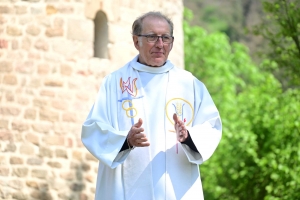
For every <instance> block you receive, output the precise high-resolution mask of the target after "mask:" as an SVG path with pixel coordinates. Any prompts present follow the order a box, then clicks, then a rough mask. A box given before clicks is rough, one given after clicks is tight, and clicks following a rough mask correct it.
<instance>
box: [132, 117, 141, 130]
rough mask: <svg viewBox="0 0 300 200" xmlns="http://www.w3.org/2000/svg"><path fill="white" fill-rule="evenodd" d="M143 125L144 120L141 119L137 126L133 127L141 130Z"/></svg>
mask: <svg viewBox="0 0 300 200" xmlns="http://www.w3.org/2000/svg"><path fill="white" fill-rule="evenodd" d="M142 124H143V120H142V119H141V118H139V121H138V122H137V123H136V124H134V125H133V126H134V127H136V128H140V127H141V126H142Z"/></svg>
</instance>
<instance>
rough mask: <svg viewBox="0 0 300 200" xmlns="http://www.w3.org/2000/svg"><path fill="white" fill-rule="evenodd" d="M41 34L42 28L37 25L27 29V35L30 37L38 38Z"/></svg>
mask: <svg viewBox="0 0 300 200" xmlns="http://www.w3.org/2000/svg"><path fill="white" fill-rule="evenodd" d="M40 32H41V29H40V27H38V26H36V25H29V26H27V28H26V33H28V34H29V35H32V36H37V35H39V34H40Z"/></svg>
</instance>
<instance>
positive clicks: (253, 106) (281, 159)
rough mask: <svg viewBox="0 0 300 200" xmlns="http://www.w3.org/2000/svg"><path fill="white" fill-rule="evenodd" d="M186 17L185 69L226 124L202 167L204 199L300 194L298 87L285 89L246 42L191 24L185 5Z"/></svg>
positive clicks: (296, 196) (263, 197)
mask: <svg viewBox="0 0 300 200" xmlns="http://www.w3.org/2000/svg"><path fill="white" fill-rule="evenodd" d="M184 16H185V19H186V20H185V21H184V24H183V28H184V34H185V36H184V42H185V46H184V50H185V66H186V69H187V70H189V71H191V72H192V73H193V74H194V75H195V76H196V77H198V78H199V79H200V80H201V81H202V82H204V83H205V85H206V86H207V87H208V89H209V91H210V93H211V95H212V97H213V99H214V101H215V103H216V105H217V107H218V108H219V111H220V114H221V117H222V123H223V137H222V140H221V143H220V145H219V147H218V148H217V150H216V152H215V154H214V155H213V156H212V158H210V159H209V160H208V161H207V162H206V163H204V164H202V165H201V166H200V168H201V173H202V175H201V176H202V179H203V188H204V195H205V198H206V199H207V200H212V199H230V200H235V199H236V200H238V199H241V200H242V199H243V200H252V199H253V200H256V199H257V200H261V199H297V198H298V197H299V196H300V188H299V185H300V179H298V178H297V174H300V150H299V149H300V124H299V123H300V113H299V108H300V92H299V91H298V90H288V91H286V92H283V91H282V89H281V85H280V83H279V82H278V81H277V79H275V77H274V76H273V75H272V74H271V73H266V72H264V71H261V70H259V68H258V67H257V66H255V65H254V64H253V62H252V61H251V58H250V56H249V53H248V51H247V48H246V47H245V46H243V45H242V44H240V43H236V42H233V43H230V42H229V39H228V37H227V36H226V35H225V34H223V33H217V32H216V33H211V34H208V33H207V32H206V31H205V30H204V29H202V28H200V27H197V26H190V25H189V20H190V19H191V18H192V13H191V12H190V11H189V10H187V9H185V14H184ZM264 64H265V65H270V66H272V65H274V63H271V62H267V61H266V62H265V63H264ZM289 102H290V103H289Z"/></svg>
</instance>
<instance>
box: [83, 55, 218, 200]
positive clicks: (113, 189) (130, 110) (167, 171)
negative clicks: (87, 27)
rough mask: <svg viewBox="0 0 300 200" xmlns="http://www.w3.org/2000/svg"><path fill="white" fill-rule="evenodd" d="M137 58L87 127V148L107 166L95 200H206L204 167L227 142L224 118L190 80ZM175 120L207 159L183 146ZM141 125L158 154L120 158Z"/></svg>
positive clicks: (111, 84)
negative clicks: (135, 126)
mask: <svg viewBox="0 0 300 200" xmlns="http://www.w3.org/2000/svg"><path fill="white" fill-rule="evenodd" d="M137 58H138V57H135V58H134V59H133V60H132V61H131V62H129V63H128V64H126V65H125V66H124V67H122V68H120V69H119V70H117V71H115V72H113V73H112V74H110V75H108V76H107V77H105V79H104V81H103V84H102V86H101V88H100V90H99V93H98V95H97V99H96V101H95V103H94V105H93V107H92V109H91V111H90V113H89V115H88V117H87V119H86V121H85V122H84V124H83V127H82V142H83V144H84V145H85V146H86V148H87V149H88V150H89V151H90V152H91V153H92V154H93V155H94V156H95V157H96V158H97V159H99V161H100V162H99V169H98V178H97V187H96V195H95V199H96V200H102V199H104V200H114V199H115V200H123V199H124V200H129V199H130V200H140V199H143V200H148V199H149V200H153V199H165V200H172V199H174V200H175V199H187V200H191V199H203V192H202V185H201V179H200V172H199V168H198V165H199V164H201V163H203V162H204V161H205V160H207V159H208V158H209V157H210V156H211V155H212V154H213V152H214V151H215V149H216V147H217V145H218V143H219V141H220V139H221V120H220V116H219V113H218V110H217V108H216V107H215V105H214V103H213V101H212V99H211V97H210V95H209V93H208V91H207V89H206V88H205V86H204V85H203V83H201V82H200V81H199V80H197V79H196V78H195V77H194V76H193V75H192V74H190V73H189V72H187V71H185V70H182V69H179V68H176V67H174V66H173V65H172V64H171V63H170V62H169V61H167V62H166V64H165V65H164V66H162V67H148V66H145V65H142V64H140V63H138V62H137ZM174 113H176V114H177V115H178V117H179V118H180V119H181V120H182V121H183V122H185V125H186V127H187V129H188V131H189V134H190V136H191V139H192V141H193V143H194V144H195V146H196V148H197V150H198V152H199V153H198V152H195V151H193V150H192V149H190V148H189V146H188V145H186V144H181V143H179V142H177V140H176V133H175V130H174V122H173V114H174ZM139 118H141V119H142V120H143V124H142V127H143V128H144V129H145V131H144V133H145V134H146V135H147V138H148V140H149V142H150V146H149V147H137V148H135V149H133V150H129V149H127V150H124V151H121V152H120V149H121V147H122V145H123V144H124V142H126V136H127V134H128V131H129V130H130V128H131V127H132V125H133V124H135V123H137V121H138V119H139Z"/></svg>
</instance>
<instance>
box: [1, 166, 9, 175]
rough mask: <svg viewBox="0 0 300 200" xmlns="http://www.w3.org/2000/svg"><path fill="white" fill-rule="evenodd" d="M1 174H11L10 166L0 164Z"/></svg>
mask: <svg viewBox="0 0 300 200" xmlns="http://www.w3.org/2000/svg"><path fill="white" fill-rule="evenodd" d="M0 176H9V168H8V167H1V166H0Z"/></svg>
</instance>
